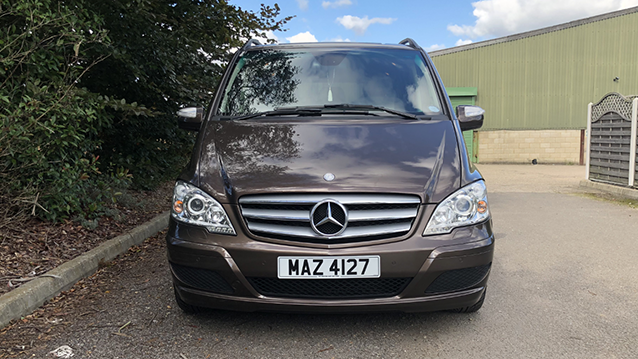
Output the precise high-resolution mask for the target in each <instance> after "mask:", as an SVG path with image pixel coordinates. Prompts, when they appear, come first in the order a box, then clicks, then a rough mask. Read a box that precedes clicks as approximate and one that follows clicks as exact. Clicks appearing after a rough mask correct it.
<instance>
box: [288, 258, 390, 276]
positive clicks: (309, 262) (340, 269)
mask: <svg viewBox="0 0 638 359" xmlns="http://www.w3.org/2000/svg"><path fill="white" fill-rule="evenodd" d="M380 276H381V258H380V257H379V256H320V257H277V278H279V279H343V278H379V277H380Z"/></svg>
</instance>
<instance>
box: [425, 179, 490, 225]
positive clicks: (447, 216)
mask: <svg viewBox="0 0 638 359" xmlns="http://www.w3.org/2000/svg"><path fill="white" fill-rule="evenodd" d="M489 218H490V209H489V208H488V206H487V188H485V182H483V181H478V182H474V183H472V184H469V185H467V186H465V187H463V188H461V189H460V190H458V191H456V192H454V193H453V194H452V195H451V196H449V197H448V198H446V199H445V200H443V202H441V203H439V205H438V206H436V209H435V210H434V213H433V214H432V217H430V221H429V222H428V225H427V227H425V232H423V235H424V236H427V235H430V234H441V233H450V232H452V229H454V228H456V227H462V226H467V225H470V224H474V223H480V222H483V221H486V220H488V219H489Z"/></svg>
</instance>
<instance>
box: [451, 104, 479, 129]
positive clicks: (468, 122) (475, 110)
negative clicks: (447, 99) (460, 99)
mask: <svg viewBox="0 0 638 359" xmlns="http://www.w3.org/2000/svg"><path fill="white" fill-rule="evenodd" d="M484 113H485V110H483V109H482V108H480V107H478V106H466V105H460V106H456V118H457V119H458V120H459V124H460V125H461V130H462V131H468V130H475V129H477V128H481V126H483V114H484Z"/></svg>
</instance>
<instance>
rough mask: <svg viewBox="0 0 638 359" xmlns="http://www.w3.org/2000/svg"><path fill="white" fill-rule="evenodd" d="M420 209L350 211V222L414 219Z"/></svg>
mask: <svg viewBox="0 0 638 359" xmlns="http://www.w3.org/2000/svg"><path fill="white" fill-rule="evenodd" d="M417 212H418V207H414V208H401V209H393V210H382V209H372V210H368V211H361V210H359V211H348V221H349V222H357V221H386V220H391V219H402V218H414V217H416V213H417Z"/></svg>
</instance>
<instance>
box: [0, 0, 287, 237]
mask: <svg viewBox="0 0 638 359" xmlns="http://www.w3.org/2000/svg"><path fill="white" fill-rule="evenodd" d="M279 12H280V9H279V7H278V6H277V5H274V7H268V6H262V9H261V11H260V12H259V13H258V14H255V13H253V12H249V11H244V10H242V9H240V8H238V7H236V6H233V5H230V4H228V3H227V2H226V1H222V0H219V1H216V0H178V1H172V2H171V1H160V0H131V1H124V0H123V1H118V0H106V1H92V0H57V1H56V0H0V124H1V128H0V227H2V225H3V224H6V222H8V221H11V220H15V218H16V216H19V215H21V214H22V215H24V214H37V215H39V216H41V217H45V218H49V219H52V220H57V219H60V218H65V217H69V216H70V215H71V214H72V213H84V214H91V213H93V214H94V213H97V212H99V209H100V207H101V206H103V205H104V204H105V203H106V202H108V201H109V200H111V199H112V197H113V195H114V194H115V188H117V187H122V186H126V184H127V182H128V181H129V179H130V174H129V173H132V174H133V177H132V178H133V180H135V182H136V183H137V184H138V185H139V186H141V187H152V186H153V185H155V184H157V183H159V182H160V181H162V180H164V179H167V178H171V177H173V176H174V175H175V174H176V173H177V171H178V170H179V169H180V168H181V167H183V165H184V161H185V158H186V156H185V155H186V153H187V152H189V150H190V145H191V143H192V137H191V135H189V134H188V133H186V132H182V131H179V130H178V129H177V126H176V124H175V119H174V115H173V114H174V113H175V112H176V111H177V109H178V108H179V107H180V106H183V105H190V104H197V105H203V104H205V103H206V102H208V100H209V98H210V96H211V94H212V93H213V91H214V90H215V86H216V84H217V82H218V80H219V77H220V75H221V73H222V70H223V66H224V65H225V63H226V61H227V60H228V58H229V56H230V53H231V52H232V49H233V48H236V47H239V46H240V44H241V43H242V42H243V40H244V39H246V38H249V37H251V36H253V35H255V34H262V35H263V31H267V30H279V29H281V28H282V26H283V25H284V24H285V22H286V21H288V20H289V19H290V18H284V19H281V20H277V18H278V16H279Z"/></svg>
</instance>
